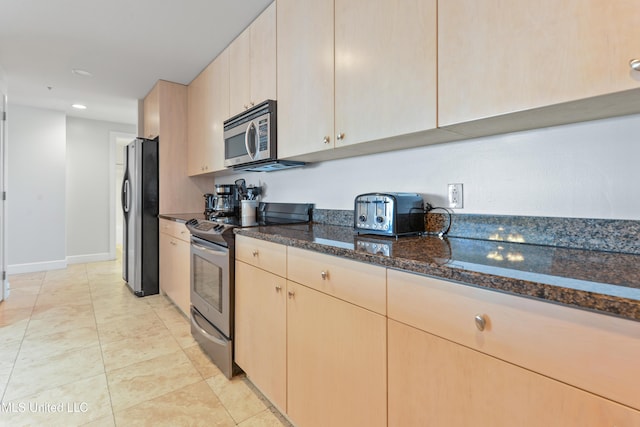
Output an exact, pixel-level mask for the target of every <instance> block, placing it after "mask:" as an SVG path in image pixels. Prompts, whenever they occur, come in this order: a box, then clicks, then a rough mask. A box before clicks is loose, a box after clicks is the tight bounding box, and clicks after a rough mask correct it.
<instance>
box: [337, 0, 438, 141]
mask: <svg viewBox="0 0 640 427" xmlns="http://www.w3.org/2000/svg"><path fill="white" fill-rule="evenodd" d="M335 8H336V10H335V131H336V136H337V135H338V134H343V135H344V136H343V137H342V138H341V139H340V140H336V147H340V146H343V145H351V144H357V143H360V142H365V141H373V140H377V139H382V138H389V137H394V136H398V135H403V134H408V133H413V132H418V131H424V130H427V129H434V128H435V127H436V94H437V91H436V0H394V1H389V0H374V1H371V0H355V1H354V0H336V2H335ZM362 23H366V25H363V24H362Z"/></svg>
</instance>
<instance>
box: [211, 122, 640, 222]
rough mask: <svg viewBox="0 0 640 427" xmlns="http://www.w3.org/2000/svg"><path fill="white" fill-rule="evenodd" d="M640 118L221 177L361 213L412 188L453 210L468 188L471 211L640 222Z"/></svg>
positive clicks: (278, 197) (269, 193)
mask: <svg viewBox="0 0 640 427" xmlns="http://www.w3.org/2000/svg"><path fill="white" fill-rule="evenodd" d="M638 135H640V115H633V116H626V117H619V118H613V119H606V120H600V121H593V122H585V123H576V124H571V125H565V126H557V127H552V128H545V129H538V130H533V131H526V132H518V133H512V134H505V135H499V136H492V137H485V138H478V139H474V140H467V141H460V142H455V143H447V144H440V145H432V146H427V147H421V148H417V149H410V150H403V151H397V152H391V153H382V154H376V155H370V156H363V157H358V158H351V159H342V160H334V161H328V162H323V163H316V164H311V165H309V166H306V167H304V168H301V169H291V170H287V171H280V172H271V173H264V172H263V173H244V174H235V175H232V176H225V177H219V178H217V179H216V183H232V182H233V181H234V180H235V179H237V178H239V177H241V176H242V177H244V178H245V179H246V180H247V184H256V185H257V184H258V183H261V184H264V185H266V188H265V197H264V199H263V200H264V201H273V202H313V203H315V204H316V207H317V208H322V209H349V210H350V209H353V199H354V197H355V196H356V195H357V194H360V193H366V192H373V191H408V192H417V193H421V194H423V196H424V197H425V200H427V201H429V202H431V203H432V204H434V205H437V206H445V203H446V196H447V184H448V183H463V184H464V208H463V209H459V210H456V212H458V213H466V214H496V215H526V216H554V217H576V218H610V219H634V220H638V219H640V197H638V190H637V188H636V186H637V185H638V183H640V167H639V166H638V163H639V161H640V143H639V142H638Z"/></svg>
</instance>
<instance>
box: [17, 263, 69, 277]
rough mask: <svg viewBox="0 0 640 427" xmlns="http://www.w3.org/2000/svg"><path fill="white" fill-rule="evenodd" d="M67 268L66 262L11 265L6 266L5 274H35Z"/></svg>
mask: <svg viewBox="0 0 640 427" xmlns="http://www.w3.org/2000/svg"><path fill="white" fill-rule="evenodd" d="M63 268H67V261H64V260H61V261H46V262H33V263H29V264H13V265H8V266H7V274H8V275H12V274H22V273H35V272H38V271H49V270H61V269H63Z"/></svg>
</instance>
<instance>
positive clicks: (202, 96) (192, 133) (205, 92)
mask: <svg viewBox="0 0 640 427" xmlns="http://www.w3.org/2000/svg"><path fill="white" fill-rule="evenodd" d="M212 74H213V66H212V65H211V64H210V65H209V66H208V67H207V68H205V69H204V70H203V71H202V72H201V73H200V74H199V75H198V76H197V77H196V78H195V79H193V81H192V82H191V83H189V86H188V88H187V101H188V104H187V144H188V148H187V154H188V156H187V162H188V168H187V171H188V173H189V175H190V176H193V175H199V174H203V173H207V172H212V170H210V169H212V163H213V140H212V139H211V137H212V132H211V126H210V124H211V123H212V122H213V117H212V110H213V105H212V104H213V98H214V94H213V92H212V85H213V75H212Z"/></svg>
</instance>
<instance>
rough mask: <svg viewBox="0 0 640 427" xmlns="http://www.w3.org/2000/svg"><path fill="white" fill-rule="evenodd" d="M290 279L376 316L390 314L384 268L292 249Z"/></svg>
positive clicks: (289, 269)
mask: <svg viewBox="0 0 640 427" xmlns="http://www.w3.org/2000/svg"><path fill="white" fill-rule="evenodd" d="M287 278H288V279H289V280H292V281H294V282H298V283H300V284H302V285H306V286H309V287H310V288H313V289H316V290H318V291H320V292H324V293H326V294H329V295H333V296H335V297H337V298H340V299H343V300H345V301H348V302H351V303H353V304H356V305H359V306H360V307H363V308H366V309H369V310H372V311H375V312H376V313H380V314H386V312H387V310H386V302H387V295H386V293H387V277H386V272H385V269H384V268H383V267H378V266H374V265H370V264H365V263H362V262H357V261H351V260H347V259H344V258H338V257H335V256H331V255H325V254H320V253H317V252H312V251H307V250H304V249H298V248H291V247H289V248H288V249H287Z"/></svg>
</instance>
